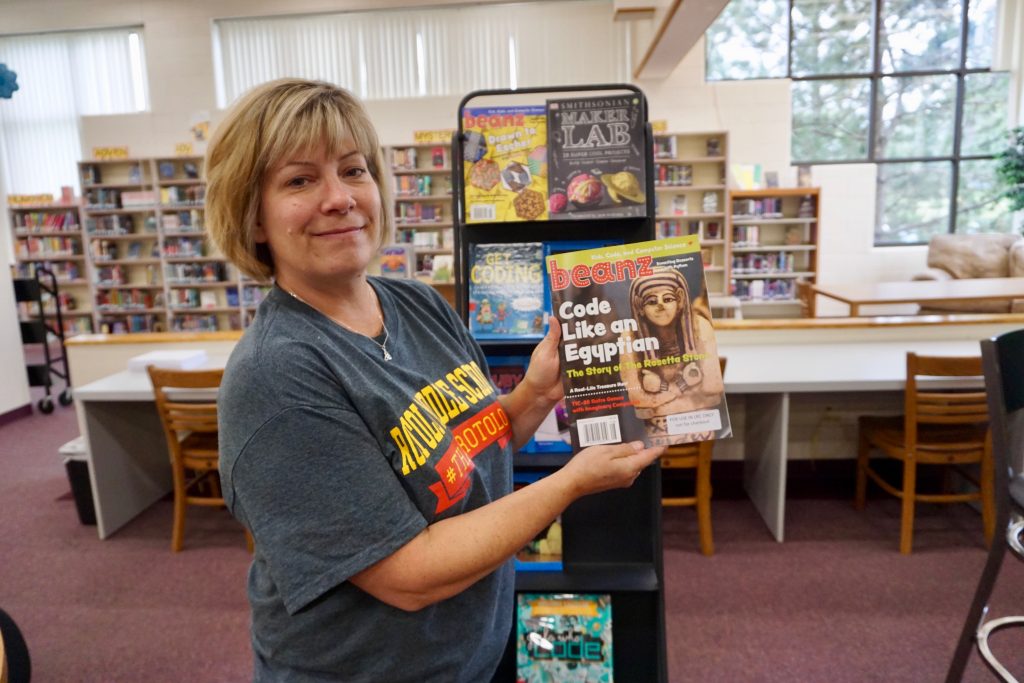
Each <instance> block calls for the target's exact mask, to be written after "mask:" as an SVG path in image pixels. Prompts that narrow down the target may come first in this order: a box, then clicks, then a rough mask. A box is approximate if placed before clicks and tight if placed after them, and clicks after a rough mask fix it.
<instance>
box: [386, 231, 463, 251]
mask: <svg viewBox="0 0 1024 683" xmlns="http://www.w3.org/2000/svg"><path fill="white" fill-rule="evenodd" d="M395 242H396V243H397V244H411V245H413V246H414V247H416V248H418V249H451V248H452V247H453V246H454V245H455V230H454V229H453V228H442V229H441V230H436V229H435V230H417V229H415V228H397V229H395Z"/></svg>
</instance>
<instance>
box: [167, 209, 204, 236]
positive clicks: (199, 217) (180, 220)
mask: <svg viewBox="0 0 1024 683" xmlns="http://www.w3.org/2000/svg"><path fill="white" fill-rule="evenodd" d="M160 225H161V227H162V228H163V229H164V230H165V231H167V232H191V231H195V232H202V230H203V212H202V211H201V210H200V209H190V210H187V211H176V212H174V213H163V214H161V215H160Z"/></svg>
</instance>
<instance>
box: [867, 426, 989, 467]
mask: <svg viewBox="0 0 1024 683" xmlns="http://www.w3.org/2000/svg"><path fill="white" fill-rule="evenodd" d="M903 420H904V418H903V416H902V415H893V416H884V417H876V416H868V417H862V418H861V419H860V427H861V429H863V430H865V433H866V434H867V435H868V438H869V439H870V440H871V442H872V443H874V444H875V445H876V446H878V447H879V448H883V449H885V450H887V451H889V450H891V451H894V452H902V450H903V447H904V444H905V442H906V436H905V434H904V431H903ZM986 430H987V426H986V425H943V424H922V425H918V428H917V454H918V456H919V458H918V459H921V456H924V457H925V458H927V456H928V455H936V456H940V457H939V459H940V461H941V462H948V461H949V460H948V457H945V455H944V454H946V453H963V452H964V451H977V452H979V453H980V451H981V450H982V449H983V448H984V443H985V433H986ZM960 459H961V458H958V460H960ZM967 460H977V458H976V457H975V458H971V457H968V458H967Z"/></svg>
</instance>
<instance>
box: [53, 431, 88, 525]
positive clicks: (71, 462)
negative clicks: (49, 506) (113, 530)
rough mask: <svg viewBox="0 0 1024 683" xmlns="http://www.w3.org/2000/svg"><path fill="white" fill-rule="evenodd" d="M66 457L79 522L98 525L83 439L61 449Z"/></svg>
mask: <svg viewBox="0 0 1024 683" xmlns="http://www.w3.org/2000/svg"><path fill="white" fill-rule="evenodd" d="M60 453H61V455H63V456H64V469H65V470H66V471H67V473H68V483H69V484H71V495H72V496H73V497H74V499H75V509H76V510H77V511H78V521H80V522H81V523H82V524H90V525H95V524H96V508H95V506H93V503H92V485H91V484H90V483H89V461H88V460H86V457H85V444H84V443H83V441H82V437H78V438H77V439H73V440H71V441H69V442H67V443H66V444H64V445H63V446H61V448H60Z"/></svg>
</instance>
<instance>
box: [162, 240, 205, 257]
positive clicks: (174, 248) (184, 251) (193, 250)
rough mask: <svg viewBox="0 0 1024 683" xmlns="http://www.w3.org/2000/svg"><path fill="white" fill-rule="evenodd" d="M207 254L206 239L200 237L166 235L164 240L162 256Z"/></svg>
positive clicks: (199, 255)
mask: <svg viewBox="0 0 1024 683" xmlns="http://www.w3.org/2000/svg"><path fill="white" fill-rule="evenodd" d="M207 255H208V254H207V250H206V241H205V240H204V239H203V238H201V237H168V238H167V239H165V240H164V256H168V257H171V258H186V257H203V256H207Z"/></svg>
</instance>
